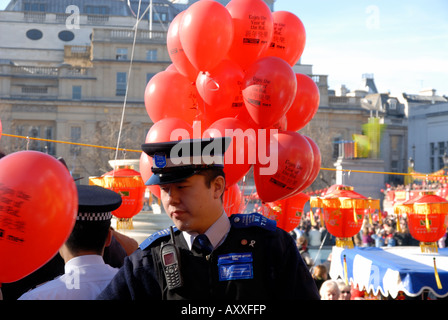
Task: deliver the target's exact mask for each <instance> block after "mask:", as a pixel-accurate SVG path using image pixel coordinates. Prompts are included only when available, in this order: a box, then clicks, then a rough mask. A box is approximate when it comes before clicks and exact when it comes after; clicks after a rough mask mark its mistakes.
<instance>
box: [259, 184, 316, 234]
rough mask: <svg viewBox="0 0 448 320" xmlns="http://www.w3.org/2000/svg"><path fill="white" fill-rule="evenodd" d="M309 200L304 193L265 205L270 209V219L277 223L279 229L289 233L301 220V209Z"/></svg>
mask: <svg viewBox="0 0 448 320" xmlns="http://www.w3.org/2000/svg"><path fill="white" fill-rule="evenodd" d="M309 199H310V196H308V195H306V194H304V193H301V192H299V193H297V194H295V195H293V196H291V197H289V198H286V199H282V200H277V201H274V202H269V203H267V205H268V207H269V208H270V210H269V211H270V217H268V218H270V219H273V220H275V221H277V226H278V227H279V228H280V229H283V230H285V231H286V232H290V231H292V230H294V228H296V227H297V226H298V225H299V224H300V220H301V219H302V214H303V207H304V206H305V203H307V202H308V201H309Z"/></svg>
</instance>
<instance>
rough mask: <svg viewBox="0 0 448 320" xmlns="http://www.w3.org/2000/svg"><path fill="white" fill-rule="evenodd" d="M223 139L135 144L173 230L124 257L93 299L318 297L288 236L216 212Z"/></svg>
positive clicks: (258, 220) (248, 217)
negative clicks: (150, 160) (147, 161)
mask: <svg viewBox="0 0 448 320" xmlns="http://www.w3.org/2000/svg"><path fill="white" fill-rule="evenodd" d="M229 143H230V140H229V139H228V138H214V139H208V140H207V139H204V140H200V139H193V140H182V141H176V142H166V143H151V144H144V145H142V149H143V151H144V152H145V153H147V154H148V155H150V156H151V157H152V158H153V167H152V171H153V175H152V176H151V177H150V179H149V180H148V181H147V183H146V184H147V185H160V188H161V200H162V203H163V206H164V208H165V211H166V213H167V214H168V215H169V216H170V218H171V219H172V221H173V222H174V225H175V227H171V228H170V229H167V230H162V231H159V232H157V233H155V234H153V235H151V236H150V237H149V238H148V239H146V240H145V241H144V242H142V244H141V245H140V247H139V249H137V251H135V252H134V253H133V254H132V255H130V256H129V257H127V258H126V260H125V263H124V265H123V267H122V268H121V269H120V271H119V272H118V273H117V275H116V276H115V277H114V278H113V279H112V281H111V283H110V284H109V285H108V286H107V287H106V288H105V290H104V291H103V292H102V293H101V294H100V295H99V296H98V299H168V300H171V299H176V300H181V299H233V300H234V299H319V294H318V291H317V288H316V285H315V284H314V281H313V279H312V278H311V275H310V273H309V271H308V270H307V267H306V265H305V263H304V262H303V260H302V258H301V256H300V254H299V252H298V250H297V247H296V245H295V242H294V240H293V239H292V237H291V236H290V235H289V234H288V233H287V232H285V231H283V230H281V229H279V228H277V227H276V225H275V222H274V221H272V220H269V219H267V218H265V217H263V216H261V215H259V214H257V213H254V214H236V215H232V216H231V217H230V218H229V217H227V215H226V213H225V212H224V210H223V202H222V196H223V193H224V191H225V178H224V172H223V154H224V151H225V150H226V148H227V147H228V144H229Z"/></svg>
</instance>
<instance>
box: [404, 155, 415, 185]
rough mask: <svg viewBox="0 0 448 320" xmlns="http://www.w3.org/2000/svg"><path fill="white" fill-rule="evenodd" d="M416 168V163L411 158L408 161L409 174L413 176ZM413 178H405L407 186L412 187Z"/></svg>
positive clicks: (409, 176)
mask: <svg viewBox="0 0 448 320" xmlns="http://www.w3.org/2000/svg"><path fill="white" fill-rule="evenodd" d="M414 166H415V161H414V159H413V158H412V157H410V158H409V160H408V174H411V173H413V172H414ZM412 180H413V179H412V176H411V175H408V176H406V177H405V179H404V181H405V185H409V186H410V185H411V184H412Z"/></svg>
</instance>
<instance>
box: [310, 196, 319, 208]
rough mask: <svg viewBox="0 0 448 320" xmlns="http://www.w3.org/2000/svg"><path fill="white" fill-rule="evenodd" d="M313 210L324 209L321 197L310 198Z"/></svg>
mask: <svg viewBox="0 0 448 320" xmlns="http://www.w3.org/2000/svg"><path fill="white" fill-rule="evenodd" d="M310 207H311V208H322V199H321V198H319V197H310Z"/></svg>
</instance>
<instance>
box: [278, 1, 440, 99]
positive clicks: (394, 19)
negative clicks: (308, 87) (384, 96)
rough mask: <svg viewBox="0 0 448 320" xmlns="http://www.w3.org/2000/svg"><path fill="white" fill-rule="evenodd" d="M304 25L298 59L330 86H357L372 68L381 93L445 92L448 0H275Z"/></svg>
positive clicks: (281, 8) (353, 87)
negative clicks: (301, 50)
mask: <svg viewBox="0 0 448 320" xmlns="http://www.w3.org/2000/svg"><path fill="white" fill-rule="evenodd" d="M275 10H286V11H290V12H292V13H294V14H296V15H297V16H298V17H299V18H300V19H301V20H302V22H303V24H304V25H305V29H306V32H307V43H306V46H305V51H304V53H303V55H302V63H304V64H312V65H313V73H314V74H326V75H328V81H329V85H330V88H332V89H336V88H337V87H339V86H340V85H341V84H345V85H346V86H347V87H348V88H349V89H351V90H353V89H357V88H358V87H359V84H360V82H361V78H362V74H363V73H372V74H374V77H375V83H376V86H377V88H378V90H379V91H380V92H387V91H391V92H392V93H400V92H406V93H418V91H419V90H420V89H421V88H428V87H432V88H434V89H436V90H437V94H444V95H448V1H446V0H425V1H422V0H392V1H391V0H368V1H366V0H357V1H355V0H337V1H332V0H313V1H309V0H276V2H275Z"/></svg>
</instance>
